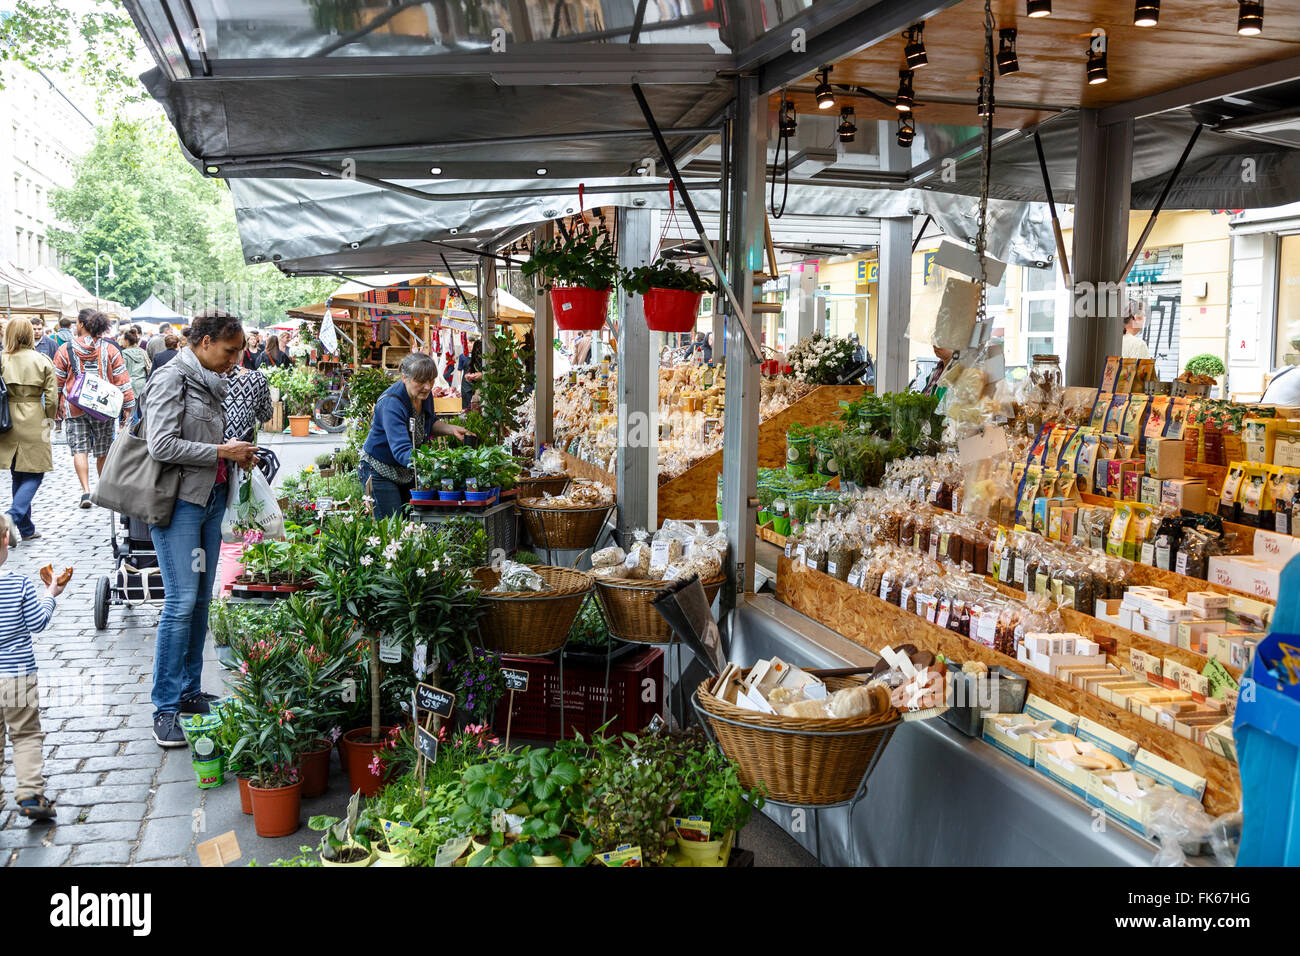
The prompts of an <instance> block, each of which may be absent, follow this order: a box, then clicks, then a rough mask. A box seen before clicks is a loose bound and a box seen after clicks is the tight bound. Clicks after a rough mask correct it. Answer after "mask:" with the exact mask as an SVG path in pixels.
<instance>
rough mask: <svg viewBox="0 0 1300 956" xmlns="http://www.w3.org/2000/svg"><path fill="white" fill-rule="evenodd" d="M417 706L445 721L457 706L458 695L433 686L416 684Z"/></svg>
mask: <svg viewBox="0 0 1300 956" xmlns="http://www.w3.org/2000/svg"><path fill="white" fill-rule="evenodd" d="M415 706H416V707H418V708H419V709H420V710H424V711H428V712H429V713H431V714H437V715H438V716H439V717H442V718H444V719H445V718H448V717H450V716H451V711H452V708H453V707H455V706H456V695H455V694H453V693H451V692H450V691H446V690H443V689H442V688H440V687H434V686H433V685H432V684H416V685H415Z"/></svg>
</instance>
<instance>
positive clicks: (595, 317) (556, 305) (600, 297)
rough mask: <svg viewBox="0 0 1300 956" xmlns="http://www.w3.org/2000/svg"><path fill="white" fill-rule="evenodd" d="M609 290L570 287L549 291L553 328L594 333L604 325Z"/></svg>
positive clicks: (607, 308)
mask: <svg viewBox="0 0 1300 956" xmlns="http://www.w3.org/2000/svg"><path fill="white" fill-rule="evenodd" d="M610 291H611V290H610V289H588V288H586V287H585V286H580V285H571V286H565V287H564V288H555V289H552V290H551V311H552V312H553V313H554V314H555V327H556V328H557V329H560V330H562V331H564V332H595V331H596V330H598V329H601V328H603V327H604V325H605V316H606V315H607V314H608V313H609V294H610Z"/></svg>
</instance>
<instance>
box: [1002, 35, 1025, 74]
mask: <svg viewBox="0 0 1300 956" xmlns="http://www.w3.org/2000/svg"><path fill="white" fill-rule="evenodd" d="M1019 72H1020V59H1019V57H1017V56H1016V28H1015V27H1007V28H1005V29H1003V30H999V31H998V76H1006V75H1007V74H1008V73H1019Z"/></svg>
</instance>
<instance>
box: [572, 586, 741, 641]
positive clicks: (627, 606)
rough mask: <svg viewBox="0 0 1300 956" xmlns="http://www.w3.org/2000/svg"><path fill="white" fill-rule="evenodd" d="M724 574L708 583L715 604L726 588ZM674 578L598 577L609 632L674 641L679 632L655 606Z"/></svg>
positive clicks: (626, 638)
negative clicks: (633, 579)
mask: <svg viewBox="0 0 1300 956" xmlns="http://www.w3.org/2000/svg"><path fill="white" fill-rule="evenodd" d="M725 580H726V577H725V576H724V575H721V574H720V575H718V576H717V577H716V578H711V579H709V580H708V581H705V582H703V583H704V594H705V596H706V597H707V598H708V599H709V603H710V604H712V603H713V599H714V598H715V597H717V596H718V591H719V590H720V589H721V588H722V582H723V581H725ZM671 583H672V582H671V581H623V580H618V579H609V578H602V577H597V578H596V598H597V599H598V600H599V601H600V606H601V608H602V609H603V610H604V612H605V620H606V622H608V624H609V633H610V634H612V635H613V636H614V637H617V638H618V639H619V640H620V641H631V642H632V643H634V644H671V643H673V642H674V641H676V640H677V635H676V634H674V633H673V629H672V628H671V627H669V626H668V622H667V621H665V620H664V619H663V615H661V614H660V613H659V611H658V610H656V609H655V606H654V599H655V598H656V597H658V596H659V593H660V592H661V591H662V590H663V589H664V588H666V587H667V586H668V585H669V584H671Z"/></svg>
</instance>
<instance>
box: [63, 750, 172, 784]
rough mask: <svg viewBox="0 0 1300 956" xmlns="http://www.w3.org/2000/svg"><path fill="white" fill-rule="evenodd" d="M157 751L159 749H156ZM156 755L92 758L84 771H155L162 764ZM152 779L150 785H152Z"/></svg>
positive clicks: (120, 755) (84, 767)
mask: <svg viewBox="0 0 1300 956" xmlns="http://www.w3.org/2000/svg"><path fill="white" fill-rule="evenodd" d="M154 749H155V750H157V749H158V748H157V747H155V748H154ZM161 762H162V761H160V760H159V759H158V756H157V755H156V754H115V755H113V756H111V757H91V758H90V759H89V760H87V761H86V762H85V763H84V764H83V765H82V767H81V769H82V770H86V771H90V770H153V769H155V768H157V766H158V765H159V764H160V763H161ZM152 782H153V781H152V779H151V780H150V783H152Z"/></svg>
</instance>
